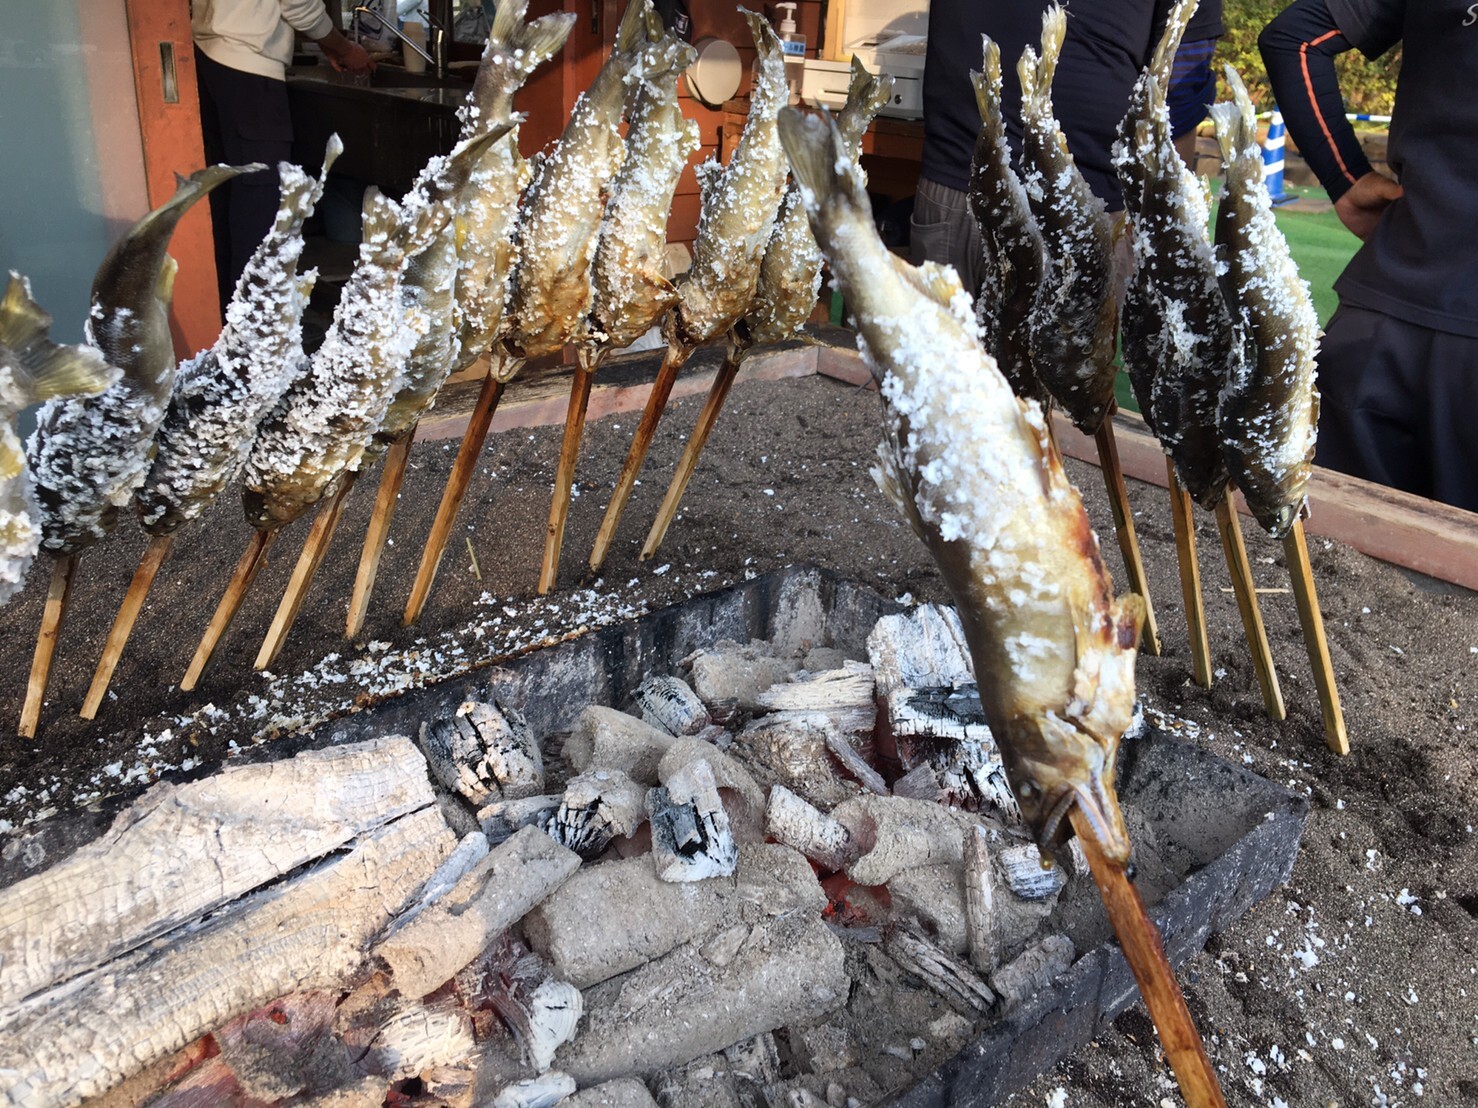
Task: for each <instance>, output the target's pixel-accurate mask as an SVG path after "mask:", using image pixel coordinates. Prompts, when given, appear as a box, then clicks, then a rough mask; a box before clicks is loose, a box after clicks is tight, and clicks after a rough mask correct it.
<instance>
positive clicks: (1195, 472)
mask: <svg viewBox="0 0 1478 1108" xmlns="http://www.w3.org/2000/svg"><path fill="white" fill-rule="evenodd" d="M1195 9H1196V0H1181V2H1180V3H1178V4H1177V5H1176V6H1175V8H1174V9H1173V11H1172V12H1171V14H1170V20H1169V23H1168V24H1167V25H1166V28H1165V34H1164V37H1163V38H1162V39H1161V40H1160V43H1159V46H1158V47H1157V48H1156V50H1155V54H1154V57H1153V59H1152V60H1151V62H1150V65H1149V66H1148V67H1147V68H1146V69H1145V71H1144V72H1143V73H1142V74H1141V75H1140V77H1139V81H1138V82H1137V83H1136V85H1135V87H1134V92H1133V94H1132V96H1131V98H1130V108H1129V112H1128V114H1126V115H1125V116H1124V121H1123V122H1122V123H1121V124H1120V125H1119V141H1118V142H1117V143H1115V145H1114V166H1115V168H1116V169H1117V171H1118V175H1119V180H1120V182H1121V184H1122V185H1123V189H1124V204H1125V207H1126V210H1127V212H1128V217H1129V223H1130V243H1131V245H1132V246H1133V250H1134V271H1133V273H1132V274H1131V276H1130V278H1129V286H1128V291H1129V292H1130V293H1131V295H1128V296H1126V298H1125V302H1124V306H1123V310H1122V319H1121V327H1120V329H1121V333H1122V336H1123V349H1124V367H1125V369H1126V370H1128V372H1129V379H1130V383H1131V384H1132V385H1133V387H1134V391H1135V396H1136V397H1137V398H1138V400H1139V407H1140V411H1141V412H1143V413H1145V415H1146V421H1147V422H1148V423H1149V425H1150V427H1151V429H1152V430H1153V431H1154V432H1155V434H1156V435H1158V436H1159V439H1160V442H1161V443H1162V444H1163V446H1164V447H1165V450H1166V452H1167V453H1168V454H1169V455H1170V456H1171V458H1172V459H1174V461H1175V469H1176V473H1177V474H1178V475H1179V478H1180V483H1181V484H1182V485H1183V486H1184V487H1185V489H1186V491H1187V492H1189V493H1190V494H1191V496H1192V497H1194V498H1195V500H1196V502H1197V503H1199V504H1201V505H1202V506H1203V507H1206V508H1213V507H1215V506H1216V504H1217V502H1218V501H1219V500H1221V498H1222V497H1223V496H1224V495H1225V493H1226V483H1227V467H1226V462H1225V460H1224V458H1223V454H1222V449H1221V436H1220V434H1219V432H1218V431H1217V426H1216V417H1217V406H1218V403H1219V400H1220V396H1221V390H1222V388H1223V387H1224V386H1225V384H1226V382H1227V380H1228V378H1229V377H1230V375H1231V369H1232V359H1233V356H1234V354H1233V348H1234V345H1235V343H1234V335H1233V326H1232V317H1231V313H1230V311H1229V310H1228V309H1227V305H1226V300H1225V298H1224V297H1223V296H1222V293H1221V288H1220V286H1219V284H1218V281H1217V274H1216V255H1215V252H1214V251H1213V249H1212V245H1211V237H1210V233H1209V229H1208V224H1209V216H1208V212H1207V208H1206V195H1205V191H1204V189H1203V188H1202V186H1201V183H1200V181H1199V180H1198V179H1197V178H1196V176H1195V174H1193V173H1192V172H1191V171H1190V170H1189V169H1188V168H1187V167H1186V165H1185V162H1184V161H1183V160H1182V158H1181V157H1180V155H1179V153H1178V152H1177V151H1176V149H1175V143H1174V137H1173V135H1172V134H1171V130H1170V112H1169V109H1168V108H1167V107H1166V102H1165V96H1166V91H1167V90H1168V89H1169V87H1170V75H1171V69H1172V68H1173V66H1174V63H1175V52H1176V50H1177V49H1179V47H1180V40H1181V37H1182V35H1183V34H1184V32H1185V28H1186V24H1187V23H1188V22H1189V21H1190V18H1191V15H1192V13H1193V12H1194V11H1195Z"/></svg>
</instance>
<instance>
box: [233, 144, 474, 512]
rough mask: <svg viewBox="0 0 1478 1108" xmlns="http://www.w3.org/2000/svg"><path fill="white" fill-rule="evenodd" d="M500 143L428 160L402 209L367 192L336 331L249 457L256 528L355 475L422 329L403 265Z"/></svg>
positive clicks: (249, 506) (247, 497)
mask: <svg viewBox="0 0 1478 1108" xmlns="http://www.w3.org/2000/svg"><path fill="white" fill-rule="evenodd" d="M498 137H500V135H499V133H497V132H489V133H487V134H483V135H481V136H479V137H478V138H476V139H473V140H472V141H470V142H464V143H462V144H461V145H460V146H459V147H458V148H457V149H456V150H455V151H454V152H453V153H452V154H451V155H450V156H449V157H448V158H447V159H445V160H444V161H443V160H442V159H433V165H432V166H431V167H429V171H428V172H423V174H422V180H421V182H420V183H419V184H418V186H417V187H416V188H414V189H412V190H411V192H410V193H408V194H407V195H406V197H405V199H404V200H403V201H402V204H400V205H397V204H396V203H395V202H394V201H392V200H389V199H388V198H386V197H384V196H381V195H380V194H379V193H378V192H376V191H374V190H371V191H370V192H369V193H367V194H366V196H365V202H364V222H363V241H362V242H361V243H360V247H359V258H358V261H357V262H356V263H355V267H354V272H353V273H352V274H351V275H350V277H349V280H348V281H347V282H346V283H345V285H344V291H343V293H342V294H341V296H340V299H339V306H338V308H337V310H336V311H335V312H334V322H333V325H332V326H331V327H330V328H329V332H328V335H327V336H326V337H325V338H324V340H323V345H322V346H321V347H319V349H318V352H317V353H316V354H314V355H313V358H312V362H311V364H310V366H309V369H308V372H307V373H306V374H305V375H304V376H303V377H302V378H300V379H299V380H298V382H297V383H296V385H295V386H294V387H293V388H292V389H291V390H290V391H289V392H288V393H287V395H286V396H284V397H283V400H282V402H281V403H280V404H279V405H278V406H277V409H276V410H275V411H274V412H272V414H271V415H270V416H269V417H268V418H267V419H266V420H265V421H264V422H263V423H262V425H261V428H260V429H259V431H258V433H257V438H256V442H255V443H253V445H252V449H251V453H250V455H249V456H248V458H247V463H246V484H245V488H244V489H243V490H242V502H243V506H244V507H245V509H246V515H247V521H248V522H249V523H251V525H252V526H253V527H257V528H259V529H262V530H273V529H276V528H280V527H282V526H284V525H286V524H288V523H291V522H292V521H293V520H294V519H296V518H297V517H298V516H299V515H301V514H302V513H303V512H304V511H305V510H306V509H307V508H309V507H310V506H312V505H313V504H315V503H317V502H318V500H319V499H320V498H321V497H322V496H323V495H324V493H325V492H326V491H328V489H329V487H330V485H331V484H332V483H333V482H334V481H335V480H336V479H337V478H339V477H340V476H341V475H342V474H344V473H346V472H349V471H353V470H355V469H356V468H357V466H358V464H359V461H360V458H361V456H362V455H363V453H364V451H365V448H366V447H367V446H368V445H369V442H370V437H371V436H372V435H373V434H374V432H375V431H377V430H378V429H379V427H380V424H381V422H382V421H383V420H384V417H385V412H386V410H387V409H388V408H389V405H390V402H391V400H392V399H393V398H394V396H395V394H396V392H397V391H398V390H399V386H400V383H401V382H402V381H403V380H404V377H405V365H406V359H407V357H408V356H409V354H410V351H411V348H412V347H413V345H414V343H415V342H416V340H417V338H418V337H419V335H420V334H422V333H424V331H425V328H426V321H425V320H424V319H420V318H417V317H407V316H405V315H403V314H402V310H401V309H402V306H401V303H400V285H401V279H402V275H403V273H404V271H405V267H406V264H407V262H408V260H409V259H410V258H411V257H413V256H415V255H416V254H418V253H419V252H420V251H422V250H425V249H426V248H427V247H428V246H429V245H430V244H431V243H432V242H433V241H435V238H436V236H437V235H438V234H440V232H441V230H442V228H443V227H445V226H446V224H447V221H448V220H449V219H450V218H451V214H452V211H451V202H452V200H453V199H454V198H455V197H456V195H457V192H458V190H459V189H460V188H461V185H462V184H463V183H465V181H466V180H467V175H468V173H469V172H470V171H471V168H472V166H473V165H475V164H476V159H477V157H478V156H479V155H480V154H481V152H482V151H483V150H484V149H485V148H486V147H487V145H488V144H489V143H491V142H495V141H497V139H498Z"/></svg>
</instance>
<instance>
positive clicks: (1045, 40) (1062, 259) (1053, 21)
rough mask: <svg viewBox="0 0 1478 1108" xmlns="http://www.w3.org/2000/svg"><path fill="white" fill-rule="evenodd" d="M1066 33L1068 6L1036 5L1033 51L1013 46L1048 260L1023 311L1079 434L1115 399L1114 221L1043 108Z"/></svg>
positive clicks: (1033, 195) (1027, 178)
mask: <svg viewBox="0 0 1478 1108" xmlns="http://www.w3.org/2000/svg"><path fill="white" fill-rule="evenodd" d="M1066 35H1067V13H1066V12H1065V11H1064V10H1063V9H1062V8H1061V7H1059V6H1058V5H1056V4H1053V5H1052V6H1051V7H1049V8H1048V9H1047V10H1046V12H1044V13H1043V14H1042V56H1041V58H1040V59H1038V57H1037V53H1036V51H1035V50H1033V49H1032V48H1031V47H1030V46H1028V47H1027V48H1026V51H1025V52H1024V53H1023V54H1022V56H1021V61H1020V62H1019V63H1018V65H1017V73H1018V74H1019V76H1020V78H1021V123H1022V131H1023V137H1022V152H1021V176H1022V184H1023V185H1024V187H1025V188H1026V196H1027V201H1028V203H1029V204H1030V205H1031V210H1032V215H1034V216H1035V217H1036V220H1037V226H1038V227H1040V228H1041V231H1042V242H1043V244H1044V245H1045V247H1046V251H1047V253H1046V261H1047V268H1046V271H1045V273H1044V274H1043V284H1042V289H1041V291H1040V293H1039V294H1038V296H1037V302H1036V305H1035V307H1034V309H1033V311H1032V313H1031V317H1030V323H1029V330H1030V336H1031V338H1030V341H1031V347H1032V365H1033V367H1034V368H1035V370H1036V374H1037V377H1038V379H1039V380H1040V381H1041V382H1042V384H1043V385H1044V386H1046V388H1047V391H1048V392H1049V393H1051V394H1052V398H1053V399H1054V400H1056V401H1057V402H1058V403H1059V404H1061V405H1062V409H1063V411H1065V412H1066V413H1067V415H1068V417H1069V418H1070V419H1071V420H1072V421H1073V423H1074V424H1075V425H1076V426H1077V428H1078V429H1079V430H1080V431H1082V432H1083V433H1084V434H1088V435H1091V434H1093V433H1094V432H1096V431H1097V430H1098V427H1099V425H1100V424H1101V423H1103V419H1104V416H1106V415H1107V414H1108V411H1109V408H1110V406H1111V405H1112V403H1113V399H1114V375H1115V372H1116V371H1115V369H1114V338H1115V334H1114V332H1115V328H1116V326H1117V323H1118V305H1117V304H1116V303H1115V300H1114V245H1113V221H1112V220H1111V219H1110V218H1109V215H1108V213H1107V211H1106V210H1105V209H1104V205H1103V201H1102V200H1100V199H1099V198H1098V197H1097V196H1095V195H1093V190H1092V189H1090V188H1089V187H1088V182H1087V181H1085V180H1084V179H1083V175H1082V174H1081V173H1080V172H1078V167H1077V164H1076V163H1075V162H1074V161H1073V156H1072V153H1071V152H1070V151H1069V150H1068V148H1067V138H1066V137H1065V136H1064V135H1063V133H1062V126H1061V125H1060V124H1059V123H1058V122H1057V118H1056V116H1055V115H1054V114H1053V110H1052V78H1053V76H1054V75H1055V73H1056V72H1057V60H1058V58H1059V56H1060V55H1061V53H1062V42H1063V39H1064V38H1065V37H1066Z"/></svg>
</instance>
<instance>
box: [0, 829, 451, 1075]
mask: <svg viewBox="0 0 1478 1108" xmlns="http://www.w3.org/2000/svg"><path fill="white" fill-rule="evenodd" d="M454 846H455V838H454V836H453V835H452V833H451V831H450V830H449V829H448V828H447V826H446V821H445V820H444V819H443V818H442V815H441V812H440V811H439V810H438V809H437V808H436V807H435V806H434V805H433V806H432V807H428V808H423V809H421V810H420V811H418V812H415V813H413V814H411V815H408V816H404V817H402V818H401V819H398V820H396V821H395V822H394V823H391V824H389V825H387V826H386V827H383V828H380V829H378V830H376V831H374V832H372V833H370V834H369V835H367V836H365V837H364V838H363V839H361V840H360V842H359V843H358V845H357V846H355V848H354V849H353V850H352V851H351V852H349V853H348V854H347V855H345V856H343V857H342V858H338V859H336V860H335V861H333V862H330V863H328V864H327V865H323V866H320V867H318V868H316V869H313V870H311V871H309V872H307V873H305V874H302V875H301V876H299V877H295V878H293V879H292V880H290V881H287V882H285V883H283V884H281V885H277V886H274V887H273V888H271V889H270V890H268V891H266V892H263V893H258V894H256V895H254V896H252V897H250V898H249V899H248V900H247V901H246V902H244V903H243V904H241V905H239V906H237V907H234V908H233V909H232V910H231V911H230V912H228V913H225V914H223V915H221V916H219V917H217V918H216V919H215V920H213V921H212V922H211V923H209V924H207V925H206V926H205V927H204V928H202V929H201V930H198V931H193V932H190V933H189V934H187V935H184V936H182V937H180V938H177V939H175V940H174V941H173V942H170V943H169V944H168V945H166V946H164V947H163V948H162V949H159V950H153V949H150V950H149V951H148V952H147V953H145V954H142V955H133V956H129V957H126V958H124V959H123V960H122V961H120V962H113V963H109V964H108V965H107V966H105V967H104V968H103V969H102V970H101V971H98V972H95V973H93V974H90V975H89V976H87V977H86V978H83V979H81V980H78V981H72V982H68V983H67V984H65V985H63V986H61V987H60V988H58V989H55V990H53V991H52V992H49V993H44V994H42V995H41V996H38V997H37V998H35V999H34V1000H32V1001H29V1002H27V1003H26V1004H24V1005H21V1006H20V1007H19V1008H18V1009H13V1010H12V1012H11V1018H10V1021H9V1023H8V1024H7V1025H6V1027H5V1028H4V1030H3V1031H0V1072H4V1073H5V1080H6V1092H7V1094H8V1095H9V1097H10V1099H11V1102H12V1103H17V1104H32V1105H53V1104H56V1105H60V1104H75V1103H77V1102H78V1101H81V1100H84V1099H86V1098H88V1097H92V1096H97V1095H98V1094H100V1093H103V1092H105V1091H107V1090H108V1089H109V1088H111V1087H112V1086H114V1085H116V1084H117V1083H118V1082H120V1081H122V1080H124V1079H125V1078H127V1077H129V1076H130V1075H132V1074H134V1073H137V1072H139V1071H140V1070H142V1069H144V1068H145V1067H147V1066H149V1065H150V1064H152V1063H154V1062H156V1061H158V1060H160V1059H162V1058H165V1057H167V1056H168V1055H169V1054H171V1053H172V1052H174V1051H177V1050H179V1049H181V1048H182V1047H184V1046H185V1045H187V1044H188V1043H190V1042H192V1041H194V1040H195V1039H197V1038H199V1037H200V1036H201V1035H203V1034H205V1033H206V1032H208V1031H211V1030H213V1029H214V1028H216V1027H219V1026H220V1025H221V1024H223V1023H225V1022H226V1021H227V1020H230V1019H231V1018H233V1017H234V1016H237V1015H240V1014H241V1013H243V1012H249V1011H251V1010H252V1009H254V1008H259V1007H261V1006H262V1005H264V1004H266V1003H268V1002H269V1001H271V1000H274V999H276V998H277V997H280V996H285V995H287V994H288V993H294V992H301V991H304V990H307V989H345V988H347V987H348V986H350V985H351V984H352V983H353V979H354V977H355V976H356V974H358V973H359V971H360V970H361V969H362V967H363V966H364V963H365V957H366V955H365V951H366V949H367V948H368V946H369V943H370V941H371V940H372V939H373V938H374V937H375V936H376V935H377V934H379V933H380V932H381V931H383V930H384V929H385V928H386V927H387V926H388V925H389V924H390V923H391V921H392V920H393V919H394V918H395V917H396V916H397V915H398V914H399V913H400V912H401V911H402V910H403V909H404V908H405V907H408V906H409V905H410V904H411V903H412V902H413V900H414V899H415V896H416V894H417V892H418V891H419V889H420V888H421V886H422V885H423V884H424V883H425V882H426V880H427V879H428V878H429V877H430V876H431V875H432V874H433V873H434V872H435V871H436V868H437V866H439V865H440V864H441V862H442V861H443V860H444V859H445V858H446V857H447V856H448V855H449V854H450V853H451V852H452V849H453V847H454Z"/></svg>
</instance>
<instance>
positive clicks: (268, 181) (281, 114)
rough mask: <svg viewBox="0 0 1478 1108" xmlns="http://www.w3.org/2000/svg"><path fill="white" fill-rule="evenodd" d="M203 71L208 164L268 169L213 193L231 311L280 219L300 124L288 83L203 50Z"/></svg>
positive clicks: (198, 64) (198, 59)
mask: <svg viewBox="0 0 1478 1108" xmlns="http://www.w3.org/2000/svg"><path fill="white" fill-rule="evenodd" d="M195 72H196V74H197V75H198V78H199V85H200V129H201V131H202V133H203V135H204V138H205V161H206V164H208V165H209V164H214V163H216V162H226V163H227V164H229V165H242V164H244V163H247V162H261V163H262V164H263V165H266V166H268V169H267V170H266V171H264V172H262V173H251V174H248V175H247V176H245V177H237V178H235V179H234V180H232V181H228V182H226V183H225V184H224V185H220V186H219V187H217V188H216V189H215V190H214V191H213V192H211V194H210V218H211V221H212V223H214V225H215V248H216V277H217V280H218V281H219V282H220V289H221V310H222V311H224V310H225V307H226V305H227V304H228V303H229V302H230V300H231V293H232V291H233V290H234V289H235V288H236V280H237V278H238V277H240V276H241V271H242V270H243V269H245V268H246V263H247V262H248V261H249V260H250V259H251V256H252V253H253V252H254V251H255V250H256V248H257V246H258V244H259V243H261V241H262V236H264V235H265V234H266V233H267V229H268V228H269V227H271V226H272V221H273V219H274V218H275V217H276V215H277V202H278V195H277V163H278V162H285V161H287V160H288V159H289V158H290V157H291V155H292V144H293V126H292V118H291V116H290V115H289V113H288V105H287V85H286V84H285V83H284V82H282V81H277V80H274V79H273V78H271V77H262V76H260V75H258V74H256V73H243V72H241V71H240V70H239V69H231V68H229V67H228V66H224V65H221V64H220V63H218V62H213V61H211V60H210V59H209V58H208V57H206V56H205V55H204V54H203V53H201V51H199V50H198V49H197V50H196V51H195Z"/></svg>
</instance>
